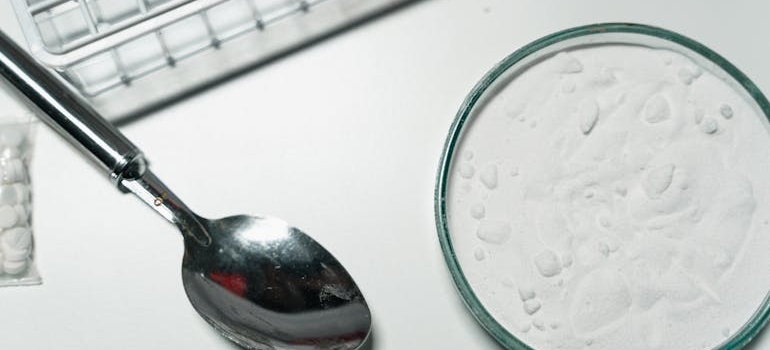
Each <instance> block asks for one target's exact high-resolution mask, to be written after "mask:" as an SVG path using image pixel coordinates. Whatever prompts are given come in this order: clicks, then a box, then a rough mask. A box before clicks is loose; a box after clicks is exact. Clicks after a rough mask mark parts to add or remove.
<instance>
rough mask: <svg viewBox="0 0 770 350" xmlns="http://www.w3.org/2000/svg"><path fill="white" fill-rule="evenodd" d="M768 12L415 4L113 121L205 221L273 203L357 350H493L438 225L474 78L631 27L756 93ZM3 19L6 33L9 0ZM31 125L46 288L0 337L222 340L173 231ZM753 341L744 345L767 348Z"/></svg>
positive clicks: (27, 341) (5, 320)
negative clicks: (310, 244)
mask: <svg viewBox="0 0 770 350" xmlns="http://www.w3.org/2000/svg"><path fill="white" fill-rule="evenodd" d="M768 13H770V2H768V1H764V0H756V1H748V0H746V1H731V2H728V1H699V0H688V1H669V0H654V1H636V2H633V3H631V2H620V1H613V0H591V1H568V0H562V1H555V0H554V1H542V0H518V1H513V0H426V1H423V2H421V3H418V4H416V5H414V6H410V7H408V8H406V9H404V10H402V11H399V12H397V13H394V14H392V15H389V16H387V17H385V18H382V19H378V20H377V21H374V22H370V23H368V24H366V25H365V26H362V27H360V28H357V29H355V30H353V31H350V32H346V33H345V34H343V35H340V36H337V37H335V38H332V39H331V40H328V41H325V42H323V43H322V44H320V45H316V46H314V47H311V48H309V49H306V50H304V51H302V52H300V53H298V54H295V55H292V56H290V57H288V58H286V59H283V60H281V61H279V62H276V63H274V64H271V65H269V66H267V67H264V68H262V69H259V70H257V71H253V72H250V73H248V74H245V75H243V76H241V77H239V78H237V79H234V80H232V81H229V82H227V83H225V84H222V85H219V86H218V87H216V88H214V89H212V90H209V91H206V92H204V93H202V94H199V95H197V96H195V97H194V98H192V99H189V100H186V101H183V102H182V103H179V104H176V105H173V106H171V107H169V108H167V109H164V110H162V111H159V112H157V113H154V114H152V115H150V116H148V117H147V118H143V119H140V120H137V121H135V122H133V123H131V124H129V125H126V126H124V127H123V131H124V132H125V133H126V134H127V135H128V136H129V137H131V138H132V139H133V140H134V141H135V143H136V144H138V145H139V146H140V147H142V148H143V149H144V150H145V152H146V153H147V155H148V156H149V158H150V160H151V161H152V162H153V163H152V166H153V168H154V169H155V172H156V174H158V175H159V176H160V177H162V178H163V179H164V180H165V181H166V182H167V183H168V184H169V185H170V186H171V187H172V188H173V189H175V190H176V192H177V193H178V195H179V196H180V197H182V198H184V199H185V200H186V202H187V203H188V204H189V205H190V206H191V207H193V209H195V210H196V211H198V212H199V213H201V214H202V215H205V216H210V217H219V216H224V215H227V214H231V213H255V214H256V213H264V214H272V215H275V216H278V217H281V218H284V219H286V220H287V221H289V222H291V223H293V224H295V225H296V226H298V227H300V228H302V229H304V230H305V231H306V232H309V233H310V234H312V236H313V237H315V238H316V239H317V240H318V241H320V242H322V243H323V244H324V246H326V247H327V248H328V249H329V250H331V251H332V252H333V253H334V254H335V255H336V256H337V257H338V258H339V259H340V260H341V261H342V262H343V263H344V265H345V266H346V267H347V268H348V271H349V272H350V273H351V274H352V275H353V276H354V278H355V280H356V281H357V282H358V284H359V286H360V288H361V289H362V290H363V292H364V294H365V296H366V299H367V301H368V302H369V305H370V307H371V309H372V313H373V318H374V333H373V341H372V342H371V343H370V344H368V348H369V349H375V350H405V349H499V348H500V347H499V346H498V345H497V344H496V343H495V342H494V340H493V339H492V338H491V337H489V336H488V335H487V334H486V333H485V332H484V331H483V330H482V329H481V327H479V326H478V325H477V324H476V322H475V320H474V319H473V318H472V317H471V316H470V313H469V312H467V311H466V309H465V306H464V305H463V303H462V301H461V299H460V297H459V295H458V294H457V293H456V292H455V290H454V287H453V285H452V282H451V280H450V276H449V273H448V270H447V268H446V266H445V264H444V261H443V257H442V254H441V250H440V248H439V245H438V239H437V236H436V230H435V226H434V221H433V186H434V176H435V172H436V169H437V166H438V159H439V154H440V152H441V148H442V144H443V142H444V138H445V137H446V133H447V130H448V128H449V125H450V123H451V121H452V118H453V116H454V114H455V112H456V110H457V108H458V107H459V105H460V102H461V101H462V99H463V98H464V96H465V94H466V93H467V92H468V91H469V89H470V88H471V87H472V86H473V84H475V83H476V81H477V80H478V79H479V78H480V77H481V76H482V75H483V74H484V73H485V72H486V71H487V69H489V68H490V67H491V66H492V65H493V64H494V63H496V62H497V61H499V60H500V59H502V58H503V57H504V56H505V55H507V54H509V53H510V52H512V51H513V50H515V49H516V48H518V47H521V46H522V45H524V44H526V43H528V42H530V41H532V40H534V39H536V38H538V37H541V36H543V35H546V34H548V33H551V32H554V31H557V30H560V29H564V28H567V27H572V26H575V25H580V24H588V23H594V22H605V21H628V22H641V23H647V24H653V25H658V26H662V27H666V28H668V29H671V30H674V31H678V32H680V33H682V34H685V35H687V36H690V37H692V38H694V39H696V40H698V41H700V42H702V43H704V44H706V45H707V46H709V47H711V48H712V49H714V50H716V51H717V52H720V53H721V54H723V55H724V56H725V57H726V58H728V59H729V60H730V61H732V62H733V63H734V64H735V65H737V66H738V67H739V68H740V69H742V70H743V71H744V72H745V73H746V74H747V75H748V76H749V77H751V78H752V79H753V80H754V82H755V83H756V84H757V85H758V86H759V87H760V88H761V89H763V90H764V91H770V64H768V62H770V40H767V39H766V37H767V34H768V33H770V21H768V20H767V14H768ZM0 27H1V28H2V29H4V30H6V31H8V32H10V34H11V35H12V36H14V37H16V38H19V37H20V35H19V31H18V27H17V24H16V22H15V19H14V17H13V14H12V12H11V8H10V5H9V4H8V2H7V1H0ZM37 136H38V137H37V148H36V150H35V161H34V168H33V180H34V200H35V203H34V210H35V212H34V226H35V235H36V240H37V241H36V243H37V248H38V249H37V259H38V264H39V269H40V272H41V273H42V275H43V278H44V284H43V285H41V286H36V287H24V288H21V287H19V288H5V289H0V347H1V348H2V349H13V350H17V349H18V350H26V349H41V350H42V349H45V350H48V349H79V350H89V349H94V350H96V349H98V350H104V349H148V350H152V349H164V350H165V349H185V350H195V349H201V350H203V349H205V350H215V349H234V346H232V345H230V344H229V343H228V342H227V341H225V340H224V339H223V338H221V337H220V336H219V335H217V333H216V332H214V331H213V330H212V329H211V328H210V327H209V326H208V325H207V324H206V323H205V322H204V321H202V320H201V318H199V317H198V316H197V314H196V313H195V311H194V310H193V309H192V307H191V306H190V305H189V303H188V301H187V298H186V297H185V294H184V291H183V289H182V285H181V281H180V273H179V270H180V261H181V257H182V245H181V239H180V237H179V235H178V234H177V232H176V230H175V228H173V227H172V226H171V225H168V224H166V223H165V222H163V221H162V220H161V218H160V217H158V216H157V215H156V214H154V213H153V212H152V211H149V210H147V208H145V207H144V205H143V204H141V203H140V202H139V201H137V200H136V199H134V198H132V197H131V196H123V195H121V194H119V193H118V192H117V191H115V190H114V189H113V188H112V185H111V184H110V183H108V182H107V181H105V177H104V176H103V175H102V174H101V173H98V172H97V171H95V170H94V168H92V167H90V166H88V165H86V164H85V163H84V162H83V161H82V160H81V157H80V155H79V154H77V153H76V152H75V151H74V150H73V149H72V148H70V147H67V146H66V145H65V143H64V142H63V141H62V140H60V139H59V138H58V137H57V136H56V135H54V134H53V133H52V132H51V131H49V130H47V129H45V128H41V129H40V130H39V132H38V135H37ZM768 333H770V332H769V331H764V333H762V335H760V337H759V338H758V340H756V341H755V342H754V343H753V344H752V345H751V346H749V347H748V349H751V350H760V349H770V335H768Z"/></svg>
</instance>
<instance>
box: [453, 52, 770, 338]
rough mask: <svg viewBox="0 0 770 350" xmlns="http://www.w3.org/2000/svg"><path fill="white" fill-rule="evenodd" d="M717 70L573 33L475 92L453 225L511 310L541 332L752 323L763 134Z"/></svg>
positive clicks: (760, 247)
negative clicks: (585, 41)
mask: <svg viewBox="0 0 770 350" xmlns="http://www.w3.org/2000/svg"><path fill="white" fill-rule="evenodd" d="M723 76H726V74H725V73H723V72H721V71H717V70H715V69H714V68H710V67H701V66H699V65H697V64H696V63H694V62H693V61H692V60H690V59H688V58H687V57H685V56H684V55H682V54H680V53H677V52H674V51H669V50H658V49H652V48H648V47H642V46H635V45H614V44H606V45H598V46H591V47H580V48H575V49H572V50H568V51H564V52H560V53H558V54H556V55H553V56H551V57H550V58H547V59H545V60H542V61H539V62H538V63H536V64H534V65H532V66H531V67H529V68H527V69H526V70H525V71H524V72H522V73H521V74H520V75H517V76H516V77H515V78H514V79H513V80H511V81H510V82H509V83H508V85H507V86H505V87H504V88H502V89H501V90H499V91H497V92H496V93H495V94H496V95H495V97H494V98H493V99H491V100H489V101H488V102H486V104H485V105H483V106H482V107H481V108H480V109H479V110H480V111H479V112H478V113H477V114H475V115H474V116H473V118H472V119H471V120H470V122H469V124H468V125H466V126H465V127H464V128H465V129H464V132H463V135H462V136H461V137H462V138H461V140H460V141H459V143H458V145H457V149H456V151H455V152H456V154H458V155H462V154H465V155H466V156H464V157H460V156H457V157H455V158H454V160H453V164H452V169H451V174H450V177H449V180H448V188H447V201H446V203H447V219H448V228H449V231H450V232H451V235H452V241H453V244H454V249H455V253H456V255H457V259H458V261H459V263H460V265H461V267H462V269H463V272H464V274H465V277H466V278H467V280H468V282H469V283H470V285H471V286H472V288H473V291H474V293H475V294H476V296H477V297H478V299H479V300H480V301H481V303H482V304H483V305H484V307H485V308H486V309H487V310H488V311H489V312H490V313H491V314H492V316H493V317H494V318H495V319H496V320H497V321H498V322H499V323H500V324H501V325H502V326H503V327H504V328H506V329H507V330H508V331H509V332H511V333H512V334H514V335H515V336H517V337H518V338H520V339H522V340H523V341H524V342H526V343H527V344H529V345H530V346H532V347H534V348H535V349H543V350H550V349H561V350H576V349H597V350H617V349H624V350H643V349H714V348H716V347H718V346H719V344H721V343H722V342H724V341H725V340H726V339H727V338H729V337H731V336H732V335H734V334H735V332H737V331H739V330H740V329H741V328H742V327H743V326H744V325H745V324H746V322H747V321H748V320H749V319H750V318H751V317H752V315H753V313H754V312H755V311H756V310H757V308H758V307H759V306H760V305H761V303H762V302H763V300H764V299H765V298H766V296H767V295H768V291H770V279H768V278H767V271H770V254H768V252H770V235H768V234H767V232H768V228H770V227H769V226H768V220H770V203H769V202H768V200H770V182H769V181H768V179H770V136H769V135H770V134H769V133H768V122H767V120H766V119H765V117H764V116H763V115H762V114H761V111H760V110H759V108H758V106H757V105H756V103H754V102H753V101H751V100H750V99H749V98H747V97H746V95H745V94H744V93H743V92H741V93H739V92H738V91H737V90H736V89H735V88H734V86H735V84H732V83H728V82H727V81H725V80H723V79H721V78H720V77H723ZM468 155H472V156H468ZM476 170H477V171H476ZM503 175H508V176H503Z"/></svg>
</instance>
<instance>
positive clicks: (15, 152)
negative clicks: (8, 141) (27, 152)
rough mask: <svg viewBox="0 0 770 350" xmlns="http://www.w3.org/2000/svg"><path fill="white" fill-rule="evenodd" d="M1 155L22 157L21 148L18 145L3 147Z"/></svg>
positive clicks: (7, 157)
mask: <svg viewBox="0 0 770 350" xmlns="http://www.w3.org/2000/svg"><path fill="white" fill-rule="evenodd" d="M0 157H3V158H5V159H9V158H21V150H20V149H18V148H16V147H3V150H2V151H0Z"/></svg>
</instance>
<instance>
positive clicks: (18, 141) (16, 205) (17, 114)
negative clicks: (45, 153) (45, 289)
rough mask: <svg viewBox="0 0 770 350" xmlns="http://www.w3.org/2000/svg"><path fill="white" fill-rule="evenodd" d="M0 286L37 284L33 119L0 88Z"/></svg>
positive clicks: (34, 123) (31, 115) (13, 98)
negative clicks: (33, 197) (31, 174)
mask: <svg viewBox="0 0 770 350" xmlns="http://www.w3.org/2000/svg"><path fill="white" fill-rule="evenodd" d="M0 95H2V96H0V287H2V286H18V285H32V284H40V283H41V279H40V274H39V273H38V271H37V267H36V266H35V253H34V251H35V249H34V248H35V247H34V245H35V244H34V238H33V230H32V182H31V179H30V175H29V174H30V173H29V166H30V160H31V158H32V153H33V152H32V150H33V146H34V133H35V128H36V127H37V119H36V118H35V117H34V115H33V114H32V113H31V112H29V111H28V110H27V109H26V108H24V107H23V106H21V105H20V104H19V102H18V101H17V100H16V98H15V97H14V95H12V94H8V93H7V92H6V91H5V89H0Z"/></svg>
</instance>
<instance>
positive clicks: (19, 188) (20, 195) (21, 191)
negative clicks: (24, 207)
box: [12, 183, 29, 204]
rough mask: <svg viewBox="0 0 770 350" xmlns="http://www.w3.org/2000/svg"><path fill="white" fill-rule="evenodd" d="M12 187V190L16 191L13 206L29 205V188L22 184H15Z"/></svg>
mask: <svg viewBox="0 0 770 350" xmlns="http://www.w3.org/2000/svg"><path fill="white" fill-rule="evenodd" d="M12 186H13V189H14V190H16V203H15V204H27V203H29V186H27V185H26V184H23V183H15V184H13V185H12Z"/></svg>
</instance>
